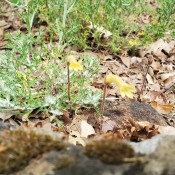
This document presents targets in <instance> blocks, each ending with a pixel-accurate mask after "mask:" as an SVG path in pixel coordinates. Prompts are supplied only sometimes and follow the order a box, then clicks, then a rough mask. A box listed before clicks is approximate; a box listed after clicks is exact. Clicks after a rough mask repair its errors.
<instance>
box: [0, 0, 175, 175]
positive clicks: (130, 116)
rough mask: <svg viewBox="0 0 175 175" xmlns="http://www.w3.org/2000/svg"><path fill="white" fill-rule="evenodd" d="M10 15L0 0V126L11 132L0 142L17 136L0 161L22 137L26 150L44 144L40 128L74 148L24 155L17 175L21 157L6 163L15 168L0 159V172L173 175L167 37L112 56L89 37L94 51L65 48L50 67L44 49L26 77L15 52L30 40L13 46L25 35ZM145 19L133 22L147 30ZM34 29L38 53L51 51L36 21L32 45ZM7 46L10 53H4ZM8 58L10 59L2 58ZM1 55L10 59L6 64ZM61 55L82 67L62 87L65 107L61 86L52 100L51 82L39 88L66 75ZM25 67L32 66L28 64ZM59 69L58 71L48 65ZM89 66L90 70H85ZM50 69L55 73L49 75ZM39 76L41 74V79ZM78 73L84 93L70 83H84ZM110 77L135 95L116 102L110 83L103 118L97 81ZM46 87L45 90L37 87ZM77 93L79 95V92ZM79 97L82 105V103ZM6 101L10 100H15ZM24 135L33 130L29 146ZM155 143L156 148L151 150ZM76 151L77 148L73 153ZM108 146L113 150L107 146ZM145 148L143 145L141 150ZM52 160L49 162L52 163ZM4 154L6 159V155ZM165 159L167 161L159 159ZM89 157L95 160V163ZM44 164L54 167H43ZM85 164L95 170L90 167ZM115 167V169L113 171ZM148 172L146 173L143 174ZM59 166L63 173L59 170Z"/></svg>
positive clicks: (173, 65)
mask: <svg viewBox="0 0 175 175" xmlns="http://www.w3.org/2000/svg"><path fill="white" fill-rule="evenodd" d="M150 3H151V2H150ZM152 6H154V5H152ZM154 8H155V7H154ZM17 10H20V9H19V8H18V7H12V6H11V5H10V4H9V2H8V1H5V0H3V1H2V2H1V11H0V59H1V60H0V64H1V67H2V70H3V71H2V73H1V84H2V85H1V89H2V95H1V99H0V103H1V108H2V111H1V112H0V119H1V120H2V122H4V123H2V126H1V127H2V128H12V131H3V132H1V134H0V137H1V138H4V137H5V136H4V134H5V135H6V137H7V136H9V137H12V136H15V137H17V135H20V136H19V137H17V140H15V141H14V140H11V139H9V142H6V141H3V140H1V141H0V143H1V145H0V153H1V154H2V155H3V153H5V152H6V151H7V152H8V151H9V150H10V151H12V152H10V151H9V152H8V154H9V155H10V154H14V152H15V151H17V150H14V151H13V148H12V147H11V146H10V145H11V144H14V143H15V142H19V145H17V147H18V146H19V147H20V143H21V142H22V141H20V140H23V139H24V137H25V134H27V135H29V136H30V135H31V136H30V137H29V138H28V140H26V141H25V142H31V144H33V143H32V142H34V145H35V142H36V141H41V142H42V141H43V143H45V142H47V138H46V140H45V138H38V137H42V134H41V133H40V132H39V134H38V133H37V132H38V131H36V129H38V130H40V129H42V131H43V132H44V133H45V132H46V133H47V134H49V135H51V138H52V139H53V137H55V134H57V137H59V139H60V138H61V140H62V141H63V140H64V142H66V144H67V143H71V144H72V145H77V146H70V145H66V147H67V149H66V150H69V151H67V152H64V151H63V152H61V153H60V152H58V151H57V152H55V153H54V152H53V150H54V149H55V147H56V150H58V149H62V147H64V146H65V145H64V146H62V145H61V146H62V147H61V148H57V146H58V145H56V146H55V142H54V139H53V140H52V139H51V140H50V142H51V148H50V147H49V146H48V147H47V146H46V150H44V151H42V149H41V151H40V152H41V153H45V154H44V155H43V156H42V157H37V156H38V155H39V154H41V153H36V154H33V155H32V154H31V155H30V154H29V153H28V155H29V156H28V155H26V157H28V158H27V159H28V160H26V162H28V163H27V166H26V163H24V165H25V168H24V169H23V170H21V168H18V166H19V165H20V164H21V159H26V157H25V155H22V156H24V157H22V158H21V157H20V156H19V157H18V158H14V160H15V161H17V162H18V161H19V163H18V165H16V164H12V165H11V162H10V161H11V160H10V158H8V159H6V158H4V157H2V159H0V160H6V161H7V162H8V163H9V164H8V165H7V167H5V166H6V165H4V164H3V163H2V162H0V173H2V174H3V173H4V172H6V173H7V174H8V173H12V172H15V171H16V169H17V170H18V171H17V173H16V174H27V173H29V172H30V173H33V174H36V175H37V174H49V173H50V172H52V173H53V169H54V173H55V174H57V173H61V174H70V173H72V171H76V173H77V174H76V173H75V174H76V175H78V174H82V173H83V174H95V173H96V174H99V175H100V174H102V172H105V173H106V174H107V173H109V174H116V175H117V174H120V173H121V174H122V173H123V174H127V173H128V174H129V175H131V174H133V175H134V174H139V173H140V174H144V173H145V175H146V174H150V173H152V174H155V173H158V174H163V173H164V174H166V173H167V174H171V173H172V172H175V170H174V169H173V166H172V165H171V163H172V162H174V161H175V160H174V159H173V157H171V155H173V153H174V149H173V148H172V145H173V143H174V142H175V141H174V140H175V138H174V135H175V128H174V127H175V40H174V39H173V38H172V37H171V36H170V32H169V31H167V32H165V35H164V37H161V38H157V39H156V40H155V41H153V42H152V43H150V44H148V45H143V46H139V47H134V49H128V48H125V47H121V49H120V52H118V53H115V52H113V51H111V50H110V49H108V48H102V47H101V46H100V47H95V44H94V43H93V42H95V41H93V40H91V38H90V37H89V38H88V42H91V43H93V44H92V46H94V47H92V49H89V48H88V49H82V48H79V47H77V46H73V45H71V46H67V47H65V48H64V51H63V53H64V54H60V53H57V55H54V56H53V57H54V58H53V59H54V61H52V60H51V59H50V58H48V57H49V56H47V54H48V50H47V51H46V52H45V53H43V55H42V54H40V56H41V57H42V59H41V61H40V62H39V61H38V62H37V60H35V61H36V63H34V64H35V66H34V68H33V67H32V68H31V70H32V71H31V70H30V71H28V70H27V69H28V67H27V66H26V67H27V68H26V67H25V66H24V65H23V64H22V62H23V61H22V59H21V58H20V56H19V55H20V54H21V53H23V54H25V51H26V50H27V49H28V48H27V45H29V43H30V42H32V39H31V41H29V40H28V41H27V40H26V38H23V39H21V38H20V36H19V37H18V38H17V39H19V42H16V43H15V36H17V35H18V34H20V33H23V34H26V35H27V34H28V30H27V26H26V24H25V23H24V21H23V20H22V19H21V18H20V17H19V16H18V14H17V13H16V11H17ZM150 18H151V17H150V16H149V15H148V16H147V15H145V14H144V15H143V16H142V15H140V16H139V20H141V23H142V25H143V26H145V25H148V24H149V23H150V20H151V19H150ZM40 30H43V31H44V41H43V42H45V47H48V48H51V49H52V48H53V49H54V48H55V45H57V43H58V38H57V37H55V38H54V39H53V42H52V43H49V37H50V36H48V32H47V30H48V28H47V25H42V24H40V23H39V22H38V24H36V25H35V26H33V28H32V33H33V34H34V38H37V37H38V36H39V32H40ZM96 30H99V28H98V27H95V28H94V29H93V30H92V32H95V31H96ZM9 33H10V34H11V38H10V39H9V37H6V34H9ZM107 34H109V31H107V30H102V33H101V37H102V38H100V40H101V42H107V41H108V39H109V38H108V37H109V36H107V37H105V35H107ZM133 35H134V34H133ZM140 35H141V34H140ZM13 37H14V38H13ZM12 41H13V42H12ZM26 41H27V42H26ZM21 42H22V44H21ZM128 42H130V44H133V43H131V42H134V41H133V40H131V39H130V40H128ZM10 44H11V45H13V46H9V45H10ZM20 44H21V47H23V45H24V48H23V49H24V50H23V51H20V47H19V48H18V47H17V46H18V45H19V46H20ZM41 45H42V43H40V44H38V43H32V47H35V48H37V49H38V50H37V52H40V47H41ZM15 47H16V48H15ZM15 49H16V51H15ZM9 51H12V52H11V53H10V52H9ZM31 52H32V51H31ZM8 54H9V55H10V54H11V55H10V56H9V57H8ZM31 54H32V53H31ZM4 55H5V56H4ZM63 55H69V56H70V55H71V56H73V57H74V58H75V59H76V60H79V59H80V60H81V61H82V65H83V64H84V65H83V70H82V72H80V73H77V74H75V77H74V75H73V76H72V77H73V78H74V80H73V78H72V81H71V83H70V85H71V88H72V89H71V93H72V94H71V100H70V99H69V100H68V99H66V98H65V97H66V96H67V86H66V85H65V86H64V88H63V91H65V92H66V93H65V92H62V94H59V91H60V89H59V86H58V87H57V83H55V84H52V83H51V84H49V83H48V84H47V83H45V82H46V80H47V76H48V77H49V78H50V79H52V80H50V82H51V81H53V82H56V81H58V84H59V83H60V82H61V80H60V81H59V80H58V79H59V77H56V78H55V77H54V76H55V75H54V74H55V70H57V71H58V72H62V70H61V66H63V67H64V68H65V70H66V65H64V63H62V62H61V61H62V58H63V57H64V56H63ZM12 56H14V59H17V60H18V61H19V60H20V59H21V62H19V63H20V64H21V65H18V64H19V63H18V61H16V60H15V61H14V62H13V61H12V60H13V58H12ZM29 56H30V54H29ZM6 57H8V59H6ZM7 60H8V61H7ZM91 60H92V62H91ZM94 60H95V61H94ZM93 61H94V62H93ZM29 62H30V64H31V65H32V63H31V62H32V59H31V58H30V57H29ZM60 62H61V64H60V65H61V66H60V67H59V66H58V67H57V66H55V65H56V64H57V63H58V64H59V63H60ZM11 64H12V65H13V64H16V65H17V66H19V67H18V69H16V70H15V71H14V72H13V71H11V70H10V68H11V69H13V66H11V67H10V65H11ZM36 65H37V66H38V67H36ZM89 65H90V66H91V65H92V66H91V67H90V66H89ZM8 66H9V67H8ZM44 66H45V67H48V70H47V68H46V69H45V71H44V70H43V69H44V68H45V67H44ZM54 66H55V69H52V68H53V67H54ZM14 67H15V66H14ZM86 68H87V70H86ZM51 69H52V70H51ZM96 69H97V70H96ZM46 70H47V71H48V74H46V73H45V72H46ZM49 71H50V72H49ZM86 71H87V74H88V73H89V74H91V75H88V78H89V79H92V81H87V82H86V77H85V78H84V79H85V80H82V81H83V86H85V89H83V88H84V87H83V88H82V86H81V81H80V82H79V80H78V79H81V76H80V75H81V74H82V75H83V76H84V75H85V73H86ZM88 71H89V72H88ZM15 73H16V74H17V76H16V77H17V78H18V79H17V80H15V82H14V84H13V83H12V81H13V78H11V79H10V78H9V77H10V75H12V77H13V75H14V74H15ZM52 74H53V75H54V76H52ZM65 74H66V73H65V72H64V71H63V75H64V76H66V75H65ZM110 74H114V75H118V76H119V77H120V78H122V80H124V81H125V82H126V83H128V84H131V85H135V86H136V89H137V92H136V93H135V94H134V96H133V99H129V98H127V97H125V98H122V97H121V94H120V91H119V89H118V88H117V87H116V86H114V84H110V85H109V86H108V87H107V91H106V94H105V104H104V111H101V109H100V107H101V101H102V93H103V88H104V81H105V77H106V75H110ZM3 76H4V79H8V80H9V82H8V83H7V82H5V81H4V79H3ZM56 76H57V75H56ZM21 77H22V78H21ZM66 78H67V77H66ZM66 78H65V79H66ZM21 79H22V80H21ZM60 79H62V77H60ZM63 79H64V78H63ZM10 80H11V81H10ZM18 81H19V82H18ZM4 82H5V83H4ZM33 82H35V83H36V84H35V85H36V86H35V85H33V84H32V83H33ZM37 82H38V83H37ZM43 82H44V83H45V84H44V83H43ZM8 84H12V88H11V86H10V85H9V87H8ZM64 84H67V83H64ZM29 85H30V87H29ZM47 85H48V87H45V86H47ZM14 86H17V88H18V89H19V87H21V89H24V91H23V92H22V93H21V91H19V92H20V93H21V94H22V95H21V94H20V93H19V92H16V91H15V90H14ZM22 86H23V87H22ZM61 86H62V85H61ZM79 86H81V88H82V89H80V90H79ZM31 87H32V88H31ZM33 87H34V88H33ZM27 88H31V89H32V93H33V94H35V95H36V96H32V98H31V99H32V100H33V101H32V100H31V99H29V97H27V95H26V94H27V93H28V92H29V90H28V89H27ZM26 89H27V90H26ZM89 89H90V90H89ZM13 90H14V91H15V92H13ZM61 90H62V89H61ZM81 90H82V91H81ZM30 92H31V91H30ZM47 92H50V94H51V95H52V96H50V94H49V95H48V96H47V98H42V97H43V94H47ZM15 93H16V94H15ZM18 93H19V94H18ZM25 93H26V94H25ZM84 93H85V94H86V95H87V96H88V98H87V96H84ZM88 93H89V94H88ZM13 94H15V95H14V96H15V97H14V96H13ZM78 94H80V97H77V96H78ZM30 97H31V96H30ZM37 98H38V99H39V100H38V101H37V100H36V99H37ZM58 98H59V99H61V100H63V101H64V102H59V103H61V105H62V106H61V108H59V107H60V106H59V105H58V103H57V104H54V105H55V106H54V107H53V106H51V107H50V106H49V105H50V104H51V105H53V103H54V102H53V101H56V100H58ZM79 98H80V99H79ZM28 99H29V100H28ZM46 99H47V100H46ZM13 100H14V103H13ZM27 100H28V101H27ZM43 101H44V102H45V103H47V105H45V103H44V105H43ZM70 102H71V103H72V106H71V107H69V105H70ZM78 102H79V103H78ZM12 103H13V105H12ZM63 103H64V104H63ZM40 104H42V105H40ZM20 105H21V106H20ZM27 105H28V106H27ZM57 105H58V106H57ZM35 106H36V107H35ZM65 106H66V107H65ZM64 108H65V109H64ZM69 108H71V110H70V109H69ZM58 109H59V110H58ZM14 128H18V129H19V131H21V130H20V129H21V128H22V129H23V131H22V132H21V133H22V134H19V133H15V132H18V129H17V130H16V129H14ZM26 128H28V129H31V130H33V131H36V133H37V134H36V135H37V136H36V140H32V137H33V133H30V131H26ZM5 132H6V133H5ZM13 132H14V133H13ZM8 134H9V135H8ZM23 134H24V135H23ZM43 135H44V134H43ZM168 135H171V137H170V136H168ZM43 137H44V136H43ZM150 138H152V139H150ZM30 139H31V140H30ZM40 139H44V140H40ZM24 140H25V139H24ZM48 140H49V139H48ZM125 141H127V142H125ZM104 142H105V143H106V144H104ZM165 142H166V144H165V145H164V144H163V143H165ZM52 144H53V145H52ZM158 144H160V146H155V145H158ZM80 145H81V147H79V146H80ZM113 145H115V146H114V147H113ZM116 145H118V147H116ZM145 145H150V146H149V149H148V148H147V146H145ZM35 146H36V147H37V149H40V147H42V146H43V145H42V144H41V145H35ZM52 146H53V147H52ZM59 146H60V145H59ZM59 146H58V147H59ZM166 146H167V147H169V148H170V150H169V152H168V151H167V152H166V151H165V150H164V147H166ZM121 147H122V148H123V149H121ZM131 147H132V148H131ZM158 148H159V149H158ZM25 149H31V152H32V151H33V150H32V149H33V148H32V147H30V145H29V147H26V148H24V149H23V150H21V151H25ZM71 149H72V150H71ZM50 150H52V152H50V153H49V154H47V153H46V152H47V151H50ZM98 150H99V151H98ZM106 150H108V151H106ZM123 150H124V151H123ZM84 151H85V152H86V155H88V157H90V158H88V159H87V157H85V156H84V153H83V152H84ZM115 151H116V155H117V156H118V155H119V156H118V157H120V156H121V157H120V158H121V159H119V160H118V159H116V156H113V153H115ZM132 151H133V152H132ZM164 151H165V152H164ZM78 152H79V153H78ZM134 152H135V153H134ZM8 154H7V155H8ZM54 154H55V159H54V158H53V157H54ZM4 155H5V156H7V155H6V154H4ZM9 155H8V156H9ZM14 155H17V154H14ZM165 155H166V156H168V157H169V158H167V159H166V160H163V157H164V156H165ZM105 156H106V157H105ZM33 157H37V159H32V158H33ZM91 158H96V159H100V160H101V161H102V162H101V161H99V160H96V159H91ZM31 159H32V161H31ZM50 159H54V160H53V161H51V162H50ZM29 160H30V163H29ZM48 160H49V161H48ZM81 161H82V162H81ZM58 162H59V163H58ZM60 162H62V163H60ZM85 164H86V165H87V167H88V166H90V167H91V168H92V171H89V169H87V168H85V167H84V166H85ZM93 164H96V166H94V165H93ZM119 164H120V166H118V165H119ZM24 165H22V164H21V167H24ZM151 165H153V168H150V167H151ZM162 165H163V166H162ZM45 166H47V167H48V169H47V170H46V169H45V168H44V167H45ZM156 166H157V167H158V168H157V170H155V167H156ZM4 167H5V168H4ZM65 167H69V168H67V169H66V168H65ZM82 167H83V168H84V170H83V168H82ZM161 168H162V169H161ZM8 169H9V170H8ZM11 169H12V170H11ZM32 169H33V170H32ZM77 169H79V170H80V171H78V170H77ZM14 170H15V171H14ZM54 173H53V174H54ZM105 173H104V174H105Z"/></svg>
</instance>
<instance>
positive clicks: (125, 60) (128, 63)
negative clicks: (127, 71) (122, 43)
mask: <svg viewBox="0 0 175 175" xmlns="http://www.w3.org/2000/svg"><path fill="white" fill-rule="evenodd" d="M120 58H121V60H122V62H123V64H124V65H126V66H127V67H128V68H129V67H130V64H131V57H120Z"/></svg>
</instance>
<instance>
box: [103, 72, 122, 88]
mask: <svg viewBox="0 0 175 175" xmlns="http://www.w3.org/2000/svg"><path fill="white" fill-rule="evenodd" d="M106 83H115V84H116V86H117V87H119V86H121V84H122V83H124V81H123V80H122V79H121V78H120V77H119V76H117V75H113V74H110V75H107V76H106Z"/></svg>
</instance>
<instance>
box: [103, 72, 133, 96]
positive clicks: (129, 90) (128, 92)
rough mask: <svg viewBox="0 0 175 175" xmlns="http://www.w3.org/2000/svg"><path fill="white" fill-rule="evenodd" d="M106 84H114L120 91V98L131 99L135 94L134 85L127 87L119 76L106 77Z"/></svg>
mask: <svg viewBox="0 0 175 175" xmlns="http://www.w3.org/2000/svg"><path fill="white" fill-rule="evenodd" d="M106 83H114V84H115V85H116V86H117V87H118V88H119V90H120V94H121V96H122V97H125V96H127V97H129V98H133V93H135V92H136V89H135V86H134V85H129V84H127V83H125V82H124V81H123V80H122V79H121V78H120V77H119V76H117V75H112V74H110V75H107V76H106Z"/></svg>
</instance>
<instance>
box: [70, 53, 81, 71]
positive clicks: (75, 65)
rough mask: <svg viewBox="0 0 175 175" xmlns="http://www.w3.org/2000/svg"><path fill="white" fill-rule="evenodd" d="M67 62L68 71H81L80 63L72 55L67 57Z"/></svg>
mask: <svg viewBox="0 0 175 175" xmlns="http://www.w3.org/2000/svg"><path fill="white" fill-rule="evenodd" d="M67 62H68V63H69V68H70V69H72V70H74V71H78V70H83V66H82V61H81V60H80V61H77V60H76V59H75V57H74V56H73V55H70V56H68V57H67Z"/></svg>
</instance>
